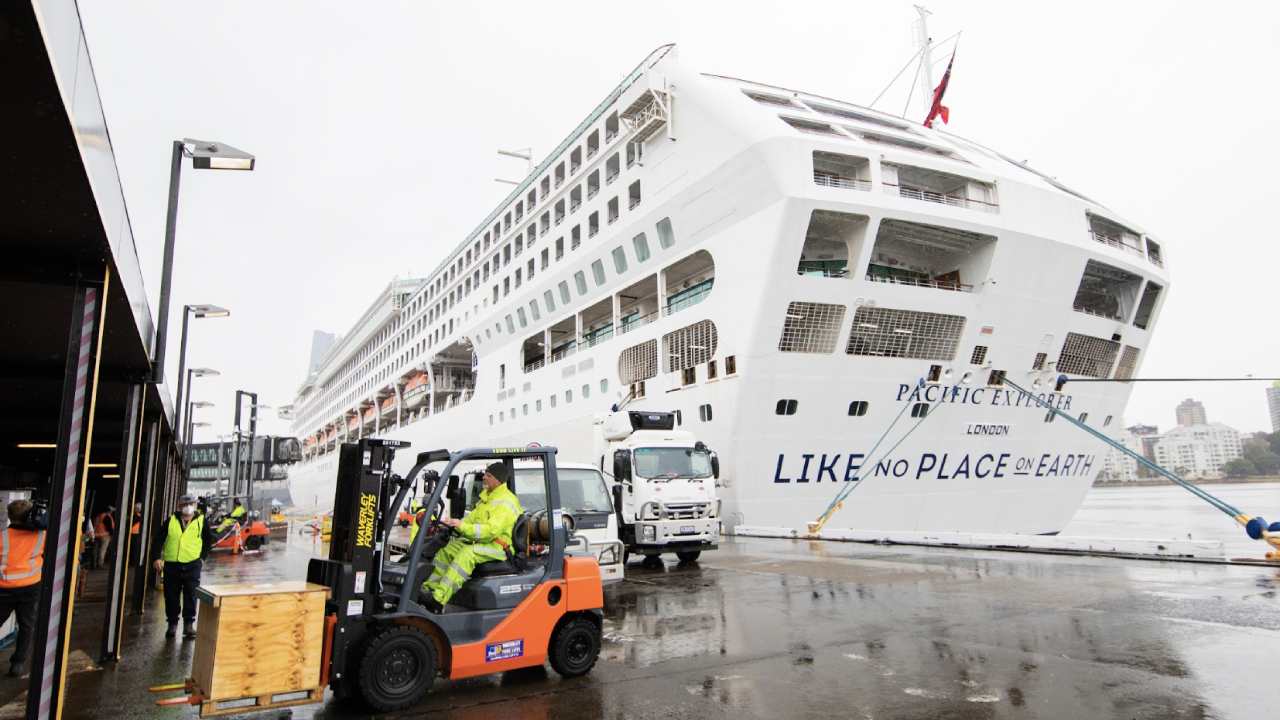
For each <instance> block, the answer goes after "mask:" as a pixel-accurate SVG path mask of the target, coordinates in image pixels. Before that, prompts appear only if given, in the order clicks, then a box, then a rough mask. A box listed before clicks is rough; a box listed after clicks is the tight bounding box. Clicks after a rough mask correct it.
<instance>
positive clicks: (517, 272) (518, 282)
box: [515, 268, 520, 287]
mask: <svg viewBox="0 0 1280 720" xmlns="http://www.w3.org/2000/svg"><path fill="white" fill-rule="evenodd" d="M515 286H516V287H520V268H516V285H515Z"/></svg>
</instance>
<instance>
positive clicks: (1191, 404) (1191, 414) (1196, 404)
mask: <svg viewBox="0 0 1280 720" xmlns="http://www.w3.org/2000/svg"><path fill="white" fill-rule="evenodd" d="M1177 414H1178V424H1179V425H1207V424H1208V423H1209V418H1208V417H1206V416H1205V414H1204V403H1202V402H1200V401H1199V400H1192V399H1191V398H1187V399H1186V400H1183V401H1182V402H1180V403H1178V410H1177Z"/></svg>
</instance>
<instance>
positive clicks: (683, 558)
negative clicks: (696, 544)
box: [676, 550, 702, 563]
mask: <svg viewBox="0 0 1280 720" xmlns="http://www.w3.org/2000/svg"><path fill="white" fill-rule="evenodd" d="M701 554H702V551H701V550H689V551H686V552H678V553H676V557H678V558H680V562H682V563H691V562H693V561H694V560H697V559H698V556H699V555H701Z"/></svg>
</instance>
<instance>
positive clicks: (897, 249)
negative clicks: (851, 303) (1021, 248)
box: [866, 220, 996, 292]
mask: <svg viewBox="0 0 1280 720" xmlns="http://www.w3.org/2000/svg"><path fill="white" fill-rule="evenodd" d="M995 244H996V239H995V238H994V237H992V236H990V235H983V234H980V233H973V232H967V231H964V230H957V229H955V228H948V227H938V226H934V225H923V224H920V223H913V222H906V221H903V220H885V221H884V222H882V223H881V224H880V230H879V232H877V233H876V243H875V247H874V248H872V252H871V261H870V263H869V264H868V265H867V274H866V279H867V280H870V281H872V282H883V283H891V284H895V285H907V286H910V287H919V288H927V289H933V290H950V291H953V292H973V290H974V288H975V287H977V286H980V285H981V284H982V283H984V282H986V279H987V273H988V271H989V270H990V268H991V258H992V255H993V254H994V252H995Z"/></svg>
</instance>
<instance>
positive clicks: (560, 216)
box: [556, 215, 564, 227]
mask: <svg viewBox="0 0 1280 720" xmlns="http://www.w3.org/2000/svg"><path fill="white" fill-rule="evenodd" d="M562 222H564V215H557V216H556V227H560V223H562Z"/></svg>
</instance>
